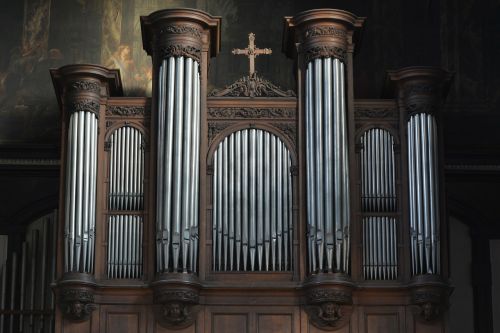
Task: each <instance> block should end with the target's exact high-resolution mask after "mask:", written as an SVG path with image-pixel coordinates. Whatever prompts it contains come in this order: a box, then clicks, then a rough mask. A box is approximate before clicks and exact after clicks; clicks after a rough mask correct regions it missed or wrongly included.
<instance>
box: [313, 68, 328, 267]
mask: <svg viewBox="0 0 500 333" xmlns="http://www.w3.org/2000/svg"><path fill="white" fill-rule="evenodd" d="M314 67H315V68H314V85H315V93H314V96H315V100H314V112H315V113H314V128H315V130H314V133H315V151H314V153H315V156H314V169H315V185H316V186H315V190H316V201H315V205H316V219H317V221H318V222H317V224H316V228H317V230H316V232H317V234H318V236H317V239H316V242H317V245H318V265H319V269H320V270H323V264H324V262H323V255H324V242H325V235H324V232H325V221H324V215H323V214H324V212H323V204H324V195H323V194H324V192H323V177H324V175H323V158H324V156H323V112H324V111H323V104H322V102H323V101H322V89H321V86H322V85H321V83H322V82H323V75H322V59H315V60H314ZM326 223H330V222H329V221H327V222H326Z"/></svg>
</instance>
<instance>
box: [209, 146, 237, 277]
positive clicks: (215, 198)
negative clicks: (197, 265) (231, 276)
mask: <svg viewBox="0 0 500 333" xmlns="http://www.w3.org/2000/svg"><path fill="white" fill-rule="evenodd" d="M218 155H219V152H218V150H216V151H215V152H214V159H213V162H212V165H213V167H214V174H213V182H212V187H213V188H212V269H213V270H214V271H215V270H217V259H218V257H217V254H218V253H219V252H218V251H217V249H218V242H217V240H218V228H217V226H218V223H219V214H220V213H219V209H218V207H219V172H220V171H219V158H218ZM238 207H239V203H238V204H237V205H236V208H238Z"/></svg>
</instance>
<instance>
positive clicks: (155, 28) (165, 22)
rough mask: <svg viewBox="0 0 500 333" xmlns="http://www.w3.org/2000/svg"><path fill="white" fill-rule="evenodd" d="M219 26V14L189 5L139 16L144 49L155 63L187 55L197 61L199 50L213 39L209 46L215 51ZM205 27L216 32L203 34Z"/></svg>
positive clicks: (199, 55) (199, 58)
mask: <svg viewBox="0 0 500 333" xmlns="http://www.w3.org/2000/svg"><path fill="white" fill-rule="evenodd" d="M219 26H220V19H219V18H214V17H212V16H210V15H209V14H207V13H205V12H202V11H199V10H193V9H167V10H160V11H157V12H154V13H152V14H150V15H149V16H141V29H142V40H143V46H144V50H146V52H147V53H148V54H149V55H151V56H153V62H156V63H159V61H161V60H163V59H166V58H169V57H189V58H192V59H194V60H196V61H198V62H201V54H202V51H203V49H204V47H206V46H209V43H210V42H212V41H216V42H217V45H213V46H212V48H213V50H212V53H213V55H215V54H216V53H217V52H218V50H219V45H218V40H219V35H220V31H219ZM207 28H208V29H210V30H212V33H215V34H217V36H210V35H211V34H205V31H206V30H207ZM207 37H208V38H210V40H208V39H207ZM214 37H215V38H214ZM214 51H215V53H214Z"/></svg>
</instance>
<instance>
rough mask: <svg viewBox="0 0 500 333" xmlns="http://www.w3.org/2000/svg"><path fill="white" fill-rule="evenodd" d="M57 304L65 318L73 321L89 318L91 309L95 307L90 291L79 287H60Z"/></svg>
mask: <svg viewBox="0 0 500 333" xmlns="http://www.w3.org/2000/svg"><path fill="white" fill-rule="evenodd" d="M59 306H60V307H61V310H62V313H63V315H64V316H65V317H66V318H68V319H70V320H75V321H84V320H87V319H89V318H90V315H91V313H92V311H94V310H95V309H96V306H95V304H94V295H93V294H92V292H91V291H89V290H87V289H80V288H68V289H62V290H61V292H60V302H59Z"/></svg>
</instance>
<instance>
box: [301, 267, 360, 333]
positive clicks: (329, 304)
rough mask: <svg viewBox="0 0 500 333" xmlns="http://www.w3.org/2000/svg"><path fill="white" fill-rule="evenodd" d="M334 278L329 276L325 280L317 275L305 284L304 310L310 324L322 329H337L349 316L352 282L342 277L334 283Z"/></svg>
mask: <svg viewBox="0 0 500 333" xmlns="http://www.w3.org/2000/svg"><path fill="white" fill-rule="evenodd" d="M325 277H326V275H325ZM326 278H328V277H326ZM336 279H337V277H333V279H332V278H331V277H330V278H328V280H329V281H326V279H324V278H323V277H321V276H318V277H313V278H312V279H311V281H309V282H308V283H307V284H306V285H307V287H306V288H307V289H306V306H305V311H306V312H307V314H308V316H309V320H310V321H311V324H313V325H314V326H315V327H317V328H319V329H322V330H327V331H334V330H337V329H339V328H341V327H343V326H345V325H346V324H348V323H349V320H350V318H351V314H352V284H351V283H350V282H349V281H348V280H347V279H344V278H342V279H339V280H338V281H336V282H338V283H336V282H335V280H336ZM321 280H324V281H321Z"/></svg>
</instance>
